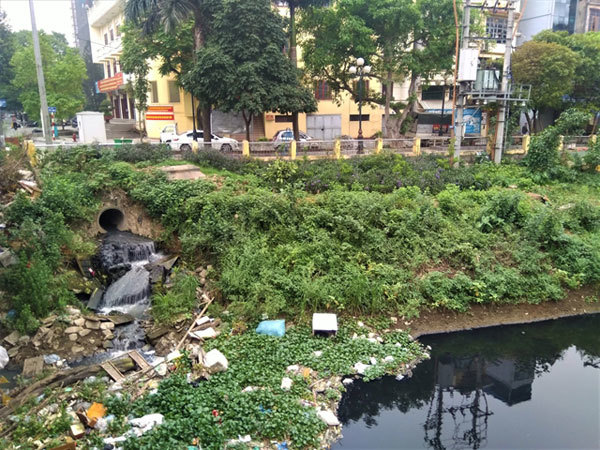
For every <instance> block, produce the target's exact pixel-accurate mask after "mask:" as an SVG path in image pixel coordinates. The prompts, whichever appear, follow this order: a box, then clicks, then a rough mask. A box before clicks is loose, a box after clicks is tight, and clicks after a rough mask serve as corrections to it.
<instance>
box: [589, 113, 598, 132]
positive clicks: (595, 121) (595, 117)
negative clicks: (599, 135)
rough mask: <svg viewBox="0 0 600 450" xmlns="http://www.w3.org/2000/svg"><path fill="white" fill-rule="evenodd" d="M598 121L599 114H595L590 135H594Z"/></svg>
mask: <svg viewBox="0 0 600 450" xmlns="http://www.w3.org/2000/svg"><path fill="white" fill-rule="evenodd" d="M599 119H600V113H596V115H595V116H594V124H593V125H592V133H591V134H592V135H594V134H596V131H598V120H599Z"/></svg>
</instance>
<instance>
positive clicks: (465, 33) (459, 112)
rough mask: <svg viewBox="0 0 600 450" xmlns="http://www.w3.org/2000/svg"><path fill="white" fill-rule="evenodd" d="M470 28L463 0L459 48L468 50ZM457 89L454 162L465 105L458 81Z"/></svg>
mask: <svg viewBox="0 0 600 450" xmlns="http://www.w3.org/2000/svg"><path fill="white" fill-rule="evenodd" d="M470 26H471V0H465V10H464V13H463V22H462V45H461V48H463V49H466V48H469V34H470ZM458 63H459V61H456V63H455V64H457V65H458ZM456 87H457V89H458V105H457V109H456V123H455V124H454V127H455V133H454V136H455V138H456V139H455V142H454V161H456V162H458V160H459V159H460V148H461V145H462V138H463V134H464V123H463V122H464V120H463V114H464V103H465V95H464V93H463V88H462V83H461V82H460V81H459V82H458V84H457V85H456Z"/></svg>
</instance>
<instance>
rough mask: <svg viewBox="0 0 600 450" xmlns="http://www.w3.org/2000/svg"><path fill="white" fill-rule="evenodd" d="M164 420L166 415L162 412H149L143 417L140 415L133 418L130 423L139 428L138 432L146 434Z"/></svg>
mask: <svg viewBox="0 0 600 450" xmlns="http://www.w3.org/2000/svg"><path fill="white" fill-rule="evenodd" d="M163 420H164V416H163V415H162V414H147V415H145V416H143V417H138V418H137V419H131V420H130V421H129V423H130V424H131V426H132V427H134V428H137V430H138V431H137V432H136V434H138V433H140V435H141V434H144V433H145V432H147V431H150V430H151V429H152V428H154V427H155V426H157V425H162V423H163Z"/></svg>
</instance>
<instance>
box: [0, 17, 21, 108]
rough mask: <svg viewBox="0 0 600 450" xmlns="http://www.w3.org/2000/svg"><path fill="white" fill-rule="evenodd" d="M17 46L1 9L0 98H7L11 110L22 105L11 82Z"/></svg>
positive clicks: (7, 106) (7, 104)
mask: <svg viewBox="0 0 600 450" xmlns="http://www.w3.org/2000/svg"><path fill="white" fill-rule="evenodd" d="M16 48H17V43H16V40H15V36H14V33H13V32H12V31H11V30H10V28H9V26H8V24H7V23H6V13H4V12H3V11H2V10H0V98H3V99H5V100H6V109H8V110H9V111H10V110H13V111H14V110H17V109H19V107H20V104H19V99H18V93H17V92H16V90H15V88H14V86H12V85H11V83H10V82H11V80H12V79H13V77H14V73H13V68H12V66H11V65H10V60H11V59H12V57H13V54H14V53H15V49H16Z"/></svg>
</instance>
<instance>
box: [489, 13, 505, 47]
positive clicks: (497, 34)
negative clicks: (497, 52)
mask: <svg viewBox="0 0 600 450" xmlns="http://www.w3.org/2000/svg"><path fill="white" fill-rule="evenodd" d="M507 23H508V20H507V19H506V18H505V17H488V18H487V19H486V21H485V33H486V34H487V35H488V36H489V37H491V38H492V39H495V40H496V43H498V44H506V33H507V30H506V28H507Z"/></svg>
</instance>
